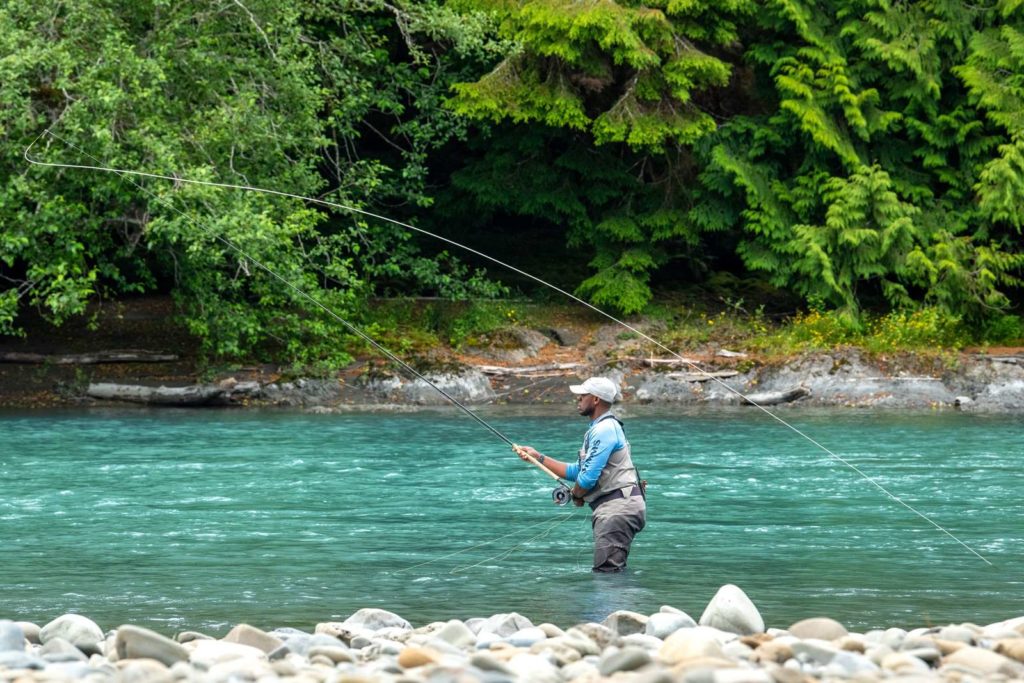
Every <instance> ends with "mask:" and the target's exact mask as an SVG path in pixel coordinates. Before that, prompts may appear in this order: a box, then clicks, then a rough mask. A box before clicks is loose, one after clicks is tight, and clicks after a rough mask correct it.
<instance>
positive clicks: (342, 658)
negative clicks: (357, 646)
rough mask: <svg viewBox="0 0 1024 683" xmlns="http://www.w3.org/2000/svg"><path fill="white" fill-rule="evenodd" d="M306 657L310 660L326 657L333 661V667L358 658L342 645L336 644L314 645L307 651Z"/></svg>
mask: <svg viewBox="0 0 1024 683" xmlns="http://www.w3.org/2000/svg"><path fill="white" fill-rule="evenodd" d="M306 656H307V657H309V658H310V659H313V657H326V658H327V659H329V660H330V661H331V664H332V666H333V665H334V664H339V663H342V662H354V661H356V657H355V655H353V654H352V651H351V650H349V649H348V648H347V647H345V646H344V645H343V644H342V643H336V644H334V645H314V646H312V647H311V648H309V650H307V651H306Z"/></svg>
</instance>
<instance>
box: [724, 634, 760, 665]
mask: <svg viewBox="0 0 1024 683" xmlns="http://www.w3.org/2000/svg"><path fill="white" fill-rule="evenodd" d="M722 654H724V655H725V656H726V657H728V658H729V659H734V660H737V661H739V660H741V659H750V658H751V655H753V654H754V648H752V647H750V646H749V645H747V644H746V643H743V642H741V641H740V640H739V639H737V640H730V641H729V642H728V643H725V644H724V645H722Z"/></svg>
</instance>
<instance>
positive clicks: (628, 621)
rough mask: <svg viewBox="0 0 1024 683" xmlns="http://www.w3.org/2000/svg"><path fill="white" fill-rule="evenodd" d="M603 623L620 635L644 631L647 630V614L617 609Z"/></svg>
mask: <svg viewBox="0 0 1024 683" xmlns="http://www.w3.org/2000/svg"><path fill="white" fill-rule="evenodd" d="M603 625H604V626H607V627H608V628H609V629H611V630H612V631H613V632H614V633H615V634H616V635H619V636H628V635H629V634H631V633H644V632H645V631H646V630H647V615H644V614H640V613H639V612H630V611H629V610H617V611H615V612H612V613H611V614H609V615H608V617H607V618H606V619H605V620H604V624H603Z"/></svg>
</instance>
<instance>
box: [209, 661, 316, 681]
mask: <svg viewBox="0 0 1024 683" xmlns="http://www.w3.org/2000/svg"><path fill="white" fill-rule="evenodd" d="M328 661H330V660H328ZM273 676H275V674H274V669H273V667H271V666H270V662H268V661H266V660H263V659H255V658H252V657H237V658H235V659H228V660H225V661H222V662H217V663H216V664H214V665H213V666H211V667H210V668H209V669H207V671H206V675H205V676H204V677H203V678H204V679H205V680H206V681H207V682H209V683H217V682H221V681H223V682H224V683H236V682H237V681H258V680H261V679H263V680H266V679H267V678H268V677H273Z"/></svg>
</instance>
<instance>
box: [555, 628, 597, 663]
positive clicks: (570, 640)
mask: <svg viewBox="0 0 1024 683" xmlns="http://www.w3.org/2000/svg"><path fill="white" fill-rule="evenodd" d="M560 639H561V640H563V641H564V642H565V644H566V645H568V646H570V647H572V648H573V649H575V650H576V651H578V652H579V653H580V655H582V656H584V657H586V656H588V655H599V654H601V650H602V648H601V646H600V645H598V644H597V643H596V642H595V641H594V639H593V638H591V637H590V636H589V635H587V633H586V632H585V631H583V630H582V629H579V628H576V627H573V628H571V629H569V630H568V631H566V632H565V635H564V636H561V638H560Z"/></svg>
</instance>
